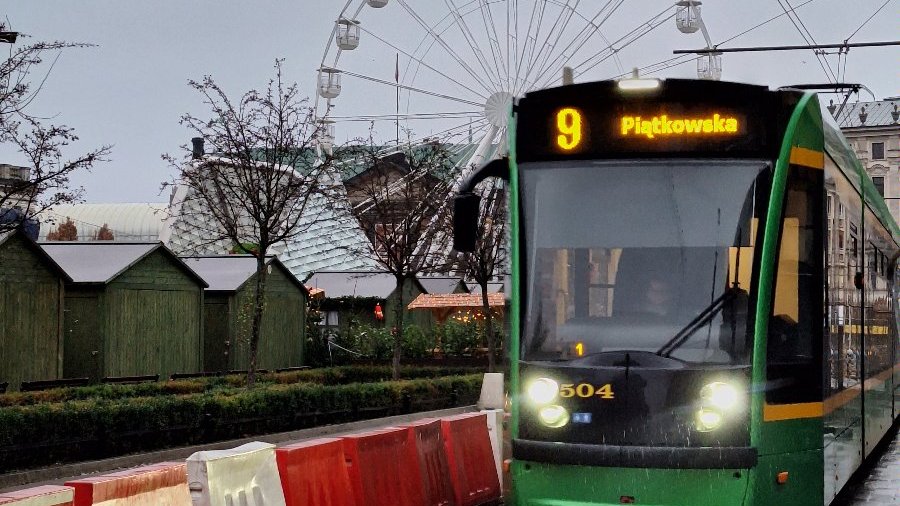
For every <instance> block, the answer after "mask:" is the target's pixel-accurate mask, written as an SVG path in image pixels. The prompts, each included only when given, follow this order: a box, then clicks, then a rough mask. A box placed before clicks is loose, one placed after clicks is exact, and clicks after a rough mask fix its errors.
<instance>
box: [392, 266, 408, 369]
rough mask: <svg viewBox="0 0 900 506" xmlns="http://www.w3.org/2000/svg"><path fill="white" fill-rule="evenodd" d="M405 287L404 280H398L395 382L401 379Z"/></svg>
mask: <svg viewBox="0 0 900 506" xmlns="http://www.w3.org/2000/svg"><path fill="white" fill-rule="evenodd" d="M404 287H405V283H404V279H403V278H399V279H397V298H398V299H399V302H398V304H397V307H396V308H395V309H394V329H396V331H395V332H392V333H393V334H394V360H393V362H392V363H391V377H392V378H393V379H395V380H398V379H400V355H401V354H402V352H403V313H404V309H405V308H404V307H403V289H404Z"/></svg>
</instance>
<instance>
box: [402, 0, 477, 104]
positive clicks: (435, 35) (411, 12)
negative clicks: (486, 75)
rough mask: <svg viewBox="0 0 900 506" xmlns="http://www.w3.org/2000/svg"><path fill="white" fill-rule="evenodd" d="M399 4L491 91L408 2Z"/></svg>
mask: <svg viewBox="0 0 900 506" xmlns="http://www.w3.org/2000/svg"><path fill="white" fill-rule="evenodd" d="M397 3H399V4H400V5H401V6H402V7H403V9H404V10H406V12H408V13H409V15H410V16H412V17H413V19H415V20H416V22H417V23H418V24H419V25H420V26H421V27H422V29H424V30H425V31H426V32H427V33H428V35H429V36H431V37H432V38H433V39H434V40H435V42H437V43H438V45H440V46H441V47H442V48H444V50H445V51H447V53H448V54H449V55H450V57H451V58H453V59H454V60H456V62H457V63H458V64H459V65H460V66H461V67H462V68H463V69H464V70H465V71H466V72H468V73H469V75H470V76H472V78H473V79H475V80H476V81H478V82H479V83H480V84H481V85H482V86H484V87H485V88H487V89H489V90H490V89H491V87H490V86H488V85H487V84H485V82H484V81H483V80H482V79H481V77H480V76H479V75H478V73H477V72H475V71H474V70H473V69H472V68H471V67H469V65H468V64H467V63H466V62H465V61H464V60H463V59H462V58H461V57H460V56H459V54H457V53H456V51H454V50H453V48H451V47H450V45H449V44H447V42H446V41H445V40H444V39H443V38H442V37H441V36H440V35H439V34H438V33H437V32H435V31H434V30H433V29H432V28H431V27H430V26H428V23H426V22H425V20H424V19H422V17H421V16H419V14H418V13H416V11H414V10H413V9H412V7H410V6H409V4H408V3H407V2H406V0H397Z"/></svg>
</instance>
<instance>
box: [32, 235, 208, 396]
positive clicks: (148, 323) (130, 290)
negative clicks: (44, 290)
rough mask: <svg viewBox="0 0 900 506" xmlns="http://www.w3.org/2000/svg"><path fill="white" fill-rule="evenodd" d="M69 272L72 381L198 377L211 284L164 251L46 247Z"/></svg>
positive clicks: (102, 244) (104, 245)
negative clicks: (192, 374)
mask: <svg viewBox="0 0 900 506" xmlns="http://www.w3.org/2000/svg"><path fill="white" fill-rule="evenodd" d="M41 247H42V248H43V249H44V251H46V252H47V254H49V255H50V257H51V258H52V259H53V260H54V261H55V262H56V263H57V264H59V265H60V267H62V268H63V270H65V271H66V273H67V274H68V275H69V276H70V277H71V278H72V282H71V283H68V284H67V285H66V296H65V302H66V310H65V319H64V325H63V330H64V336H65V337H64V340H63V342H64V343H65V344H64V352H63V357H64V358H63V372H64V374H65V377H67V378H78V377H86V378H90V379H91V380H94V381H96V380H99V379H101V378H104V377H121V376H140V375H153V374H159V375H160V377H163V378H165V377H168V376H170V375H171V374H173V373H190V372H199V371H200V368H201V362H202V343H203V328H202V321H203V289H204V288H206V283H205V282H204V281H203V279H202V278H201V277H200V276H198V275H197V274H196V273H195V272H194V271H192V270H191V269H190V268H188V267H187V266H186V265H185V264H184V262H182V261H181V260H180V259H179V258H178V257H177V256H175V255H174V254H173V253H172V252H171V251H169V249H168V248H166V247H165V246H163V244H162V243H159V242H153V243H139V242H111V241H96V242H44V243H41Z"/></svg>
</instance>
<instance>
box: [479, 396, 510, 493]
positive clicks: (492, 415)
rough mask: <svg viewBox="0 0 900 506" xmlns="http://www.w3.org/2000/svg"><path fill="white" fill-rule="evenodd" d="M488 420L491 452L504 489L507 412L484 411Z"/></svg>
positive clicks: (497, 410)
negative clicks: (504, 443)
mask: <svg viewBox="0 0 900 506" xmlns="http://www.w3.org/2000/svg"><path fill="white" fill-rule="evenodd" d="M482 413H484V415H485V417H486V418H487V428H488V435H489V436H490V438H491V451H492V453H493V454H494V467H496V468H497V477H498V479H499V480H500V488H501V490H502V489H503V471H502V468H501V466H502V465H503V420H504V418H505V417H506V412H505V411H503V410H502V409H486V410H483V411H482Z"/></svg>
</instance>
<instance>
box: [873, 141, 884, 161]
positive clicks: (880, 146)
mask: <svg viewBox="0 0 900 506" xmlns="http://www.w3.org/2000/svg"><path fill="white" fill-rule="evenodd" d="M872 160H884V143H883V142H873V143H872Z"/></svg>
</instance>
